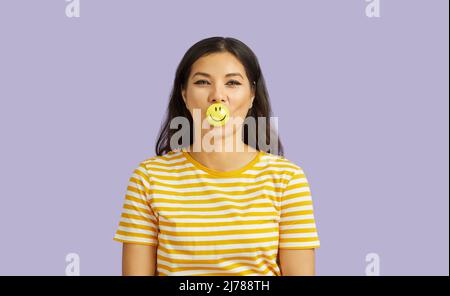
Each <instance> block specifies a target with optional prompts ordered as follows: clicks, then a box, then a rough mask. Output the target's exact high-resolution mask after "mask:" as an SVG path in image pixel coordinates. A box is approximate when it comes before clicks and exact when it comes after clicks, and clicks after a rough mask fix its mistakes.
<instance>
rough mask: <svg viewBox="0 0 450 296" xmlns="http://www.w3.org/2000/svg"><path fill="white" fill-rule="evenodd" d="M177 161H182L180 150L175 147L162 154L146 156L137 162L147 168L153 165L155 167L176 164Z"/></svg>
mask: <svg viewBox="0 0 450 296" xmlns="http://www.w3.org/2000/svg"><path fill="white" fill-rule="evenodd" d="M179 161H182V152H181V150H178V149H175V150H171V151H169V152H167V153H165V154H163V155H152V156H148V157H147V158H145V159H144V160H142V161H141V162H140V163H139V166H140V167H143V168H145V169H149V168H151V167H155V166H156V167H157V166H171V165H176V163H177V162H179Z"/></svg>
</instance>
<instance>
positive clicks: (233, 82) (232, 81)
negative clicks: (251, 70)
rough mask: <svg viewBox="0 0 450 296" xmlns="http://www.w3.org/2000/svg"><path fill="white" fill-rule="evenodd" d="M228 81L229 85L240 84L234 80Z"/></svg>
mask: <svg viewBox="0 0 450 296" xmlns="http://www.w3.org/2000/svg"><path fill="white" fill-rule="evenodd" d="M228 83H231V85H241V83H240V82H239V81H236V80H230V81H229V82H228Z"/></svg>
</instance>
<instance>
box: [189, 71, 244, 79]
mask: <svg viewBox="0 0 450 296" xmlns="http://www.w3.org/2000/svg"><path fill="white" fill-rule="evenodd" d="M195 75H203V76H206V77H211V75H210V74H208V73H205V72H197V73H195V74H194V75H192V77H194V76H195ZM230 76H241V78H242V79H244V77H242V75H241V73H228V74H227V75H225V77H230Z"/></svg>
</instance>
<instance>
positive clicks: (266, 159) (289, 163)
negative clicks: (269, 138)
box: [261, 151, 302, 171]
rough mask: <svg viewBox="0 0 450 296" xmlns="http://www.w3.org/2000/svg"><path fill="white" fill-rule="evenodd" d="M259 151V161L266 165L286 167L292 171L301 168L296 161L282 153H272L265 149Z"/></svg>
mask: <svg viewBox="0 0 450 296" xmlns="http://www.w3.org/2000/svg"><path fill="white" fill-rule="evenodd" d="M261 152H262V153H261V162H263V163H266V164H267V165H268V166H274V167H280V168H286V169H289V170H292V171H299V170H302V168H301V167H300V165H299V164H298V163H297V162H295V161H293V160H291V159H290V158H287V157H286V156H284V155H277V154H272V153H269V152H265V151H261Z"/></svg>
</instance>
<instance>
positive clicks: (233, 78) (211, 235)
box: [114, 37, 320, 275]
mask: <svg viewBox="0 0 450 296" xmlns="http://www.w3.org/2000/svg"><path fill="white" fill-rule="evenodd" d="M220 112H222V113H220ZM212 114H213V115H214V114H215V117H214V116H213V115H212ZM222 115H223V116H222ZM270 115H271V108H270V104H269V97H268V94H267V89H266V86H265V82H264V78H263V75H262V73H261V69H260V66H259V63H258V60H257V58H256V56H255V54H254V53H253V52H252V50H251V49H250V48H249V47H248V46H246V45H245V44H244V43H242V42H241V41H239V40H237V39H234V38H222V37H212V38H207V39H204V40H201V41H199V42H198V43H196V44H194V45H193V46H192V47H191V48H190V49H189V50H188V51H187V52H186V54H185V55H184V57H183V59H182V60H181V62H180V64H179V66H178V68H177V72H176V76H175V81H174V85H173V90H172V93H171V98H170V102H169V106H168V110H167V117H166V120H165V122H164V124H163V126H162V128H161V131H160V134H159V137H158V141H157V144H156V156H153V157H150V158H148V159H146V160H144V161H142V162H141V163H140V164H139V166H138V167H137V168H136V169H135V171H134V172H133V174H132V176H131V178H130V181H129V186H128V190H127V194H126V196H125V200H124V207H123V212H122V216H121V218H120V223H119V227H118V229H117V232H116V234H115V236H114V239H115V240H116V241H119V242H122V243H123V258H122V260H123V261H122V274H123V275H314V274H315V261H314V256H315V253H314V249H315V248H318V247H319V246H320V242H319V238H318V234H317V229H316V224H315V220H314V213H313V204H312V199H311V194H310V190H309V185H308V181H307V179H306V177H305V175H304V172H303V170H302V168H301V167H299V166H298V165H296V164H295V163H293V162H291V161H289V160H288V159H286V158H285V157H284V156H283V148H282V145H281V142H280V140H279V138H278V136H277V135H276V132H274V128H273V127H274V126H273V125H271V122H272V121H271V118H270ZM214 118H216V119H217V120H216V121H217V122H219V121H222V119H226V118H228V120H223V122H220V123H215V122H214V121H211V119H214ZM258 118H259V119H261V118H262V120H257V119H258ZM180 126H181V127H180ZM244 127H245V128H244ZM180 140H181V143H180ZM268 140H270V144H267V141H268Z"/></svg>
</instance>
